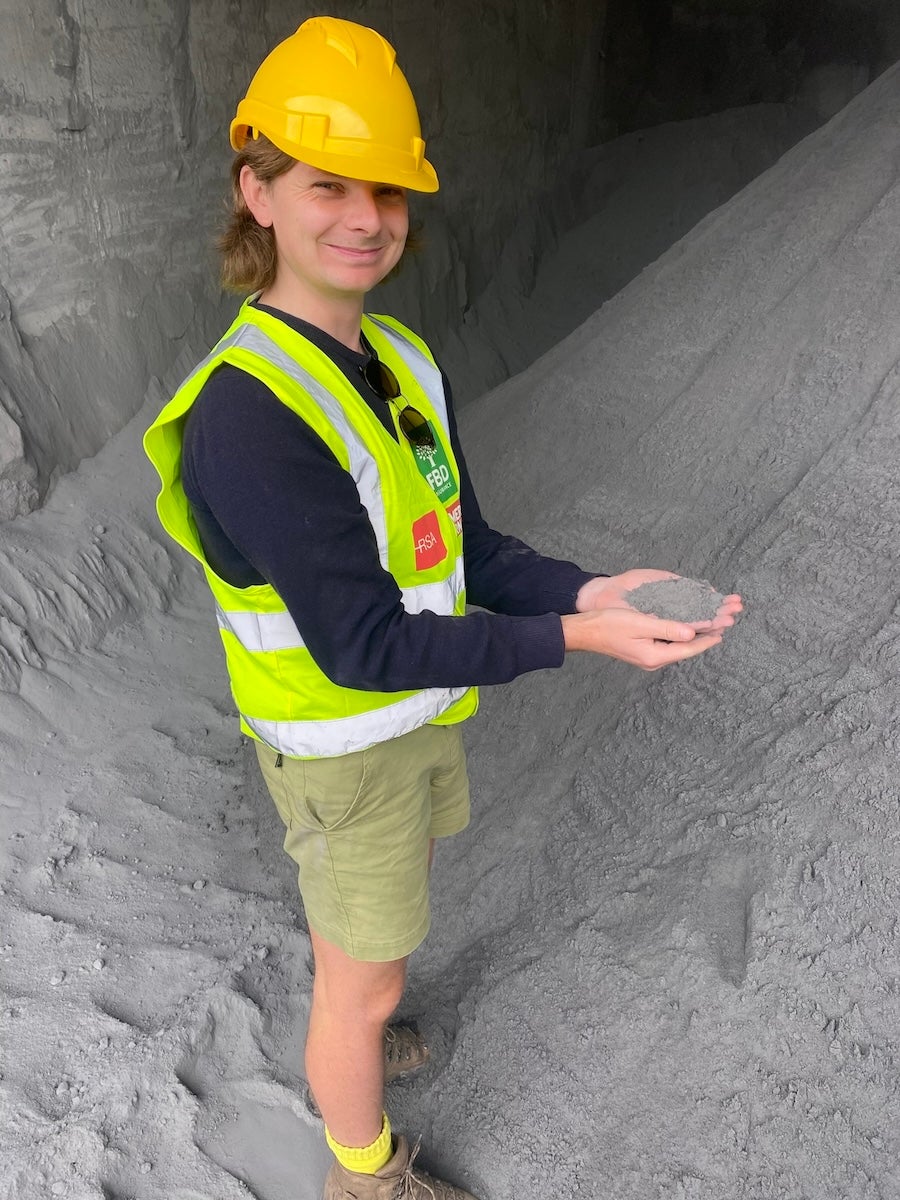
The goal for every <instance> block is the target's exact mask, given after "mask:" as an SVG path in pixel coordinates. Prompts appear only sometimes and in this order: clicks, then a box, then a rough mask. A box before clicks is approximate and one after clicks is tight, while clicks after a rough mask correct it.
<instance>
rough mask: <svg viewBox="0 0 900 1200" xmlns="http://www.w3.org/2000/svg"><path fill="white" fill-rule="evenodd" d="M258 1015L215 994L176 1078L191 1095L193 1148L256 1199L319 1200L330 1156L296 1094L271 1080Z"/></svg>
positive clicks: (241, 1000) (244, 1001) (225, 994)
mask: <svg viewBox="0 0 900 1200" xmlns="http://www.w3.org/2000/svg"><path fill="white" fill-rule="evenodd" d="M260 1033H261V1016H260V1011H259V1009H258V1008H257V1007H256V1006H255V1005H254V1004H253V1003H252V1001H250V1000H249V999H248V998H247V997H246V996H243V995H240V994H238V993H236V992H231V991H225V990H221V991H218V992H216V993H215V994H214V995H213V996H212V998H211V1000H210V1004H209V1009H208V1011H207V1014H206V1019H205V1022H204V1025H203V1028H202V1029H201V1030H200V1031H199V1032H198V1034H197V1036H196V1037H195V1038H194V1040H193V1043H192V1045H191V1047H190V1049H189V1050H188V1052H187V1054H186V1055H185V1057H184V1059H183V1060H182V1062H181V1064H180V1067H179V1070H178V1077H179V1079H180V1080H181V1082H182V1083H183V1084H184V1086H185V1087H187V1088H189V1089H190V1091H191V1092H193V1094H194V1095H195V1096H196V1097H197V1100H198V1102H199V1113H198V1117H197V1122H196V1125H195V1128H194V1142H195V1143H196V1145H197V1147H198V1148H199V1149H200V1150H202V1151H203V1153H204V1154H205V1155H206V1156H207V1157H208V1158H209V1159H211V1160H212V1161H213V1162H214V1163H216V1165H217V1166H219V1167H220V1168H221V1169H222V1170H224V1171H227V1172H228V1173H229V1174H230V1175H232V1176H233V1177H234V1178H235V1179H239V1180H240V1181H241V1182H242V1183H244V1184H245V1185H246V1186H247V1188H248V1189H249V1190H250V1192H251V1193H252V1195H253V1196H254V1197H257V1200H319V1197H320V1196H321V1194H322V1184H323V1182H324V1179H325V1175H326V1173H327V1171H328V1167H329V1165H330V1163H331V1155H330V1153H329V1151H328V1148H327V1146H326V1145H325V1139H324V1138H323V1137H322V1130H321V1124H320V1122H318V1121H317V1120H315V1119H314V1118H313V1117H312V1115H311V1114H310V1112H309V1109H308V1108H307V1105H306V1102H305V1099H304V1097H303V1096H302V1095H301V1094H300V1092H299V1091H295V1090H293V1089H290V1088H287V1087H285V1086H283V1085H282V1084H281V1083H278V1082H276V1081H275V1080H274V1079H272V1078H271V1064H270V1063H269V1062H268V1060H267V1059H266V1058H265V1056H264V1055H263V1053H262V1052H261V1050H260V1048H259V1036H260Z"/></svg>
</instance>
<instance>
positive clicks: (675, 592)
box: [625, 579, 725, 621]
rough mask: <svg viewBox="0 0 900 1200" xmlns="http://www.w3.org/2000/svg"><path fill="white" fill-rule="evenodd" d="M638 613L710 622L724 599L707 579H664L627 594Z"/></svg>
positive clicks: (671, 619) (670, 618) (642, 585)
mask: <svg viewBox="0 0 900 1200" xmlns="http://www.w3.org/2000/svg"><path fill="white" fill-rule="evenodd" d="M625 599H626V600H627V601H628V603H629V604H630V605H631V606H632V607H633V608H636V609H637V610H638V612H642V613H649V614H650V615H651V616H654V617H661V618H662V619H663V620H665V621H711V620H712V619H713V617H714V616H715V615H716V613H717V612H718V609H719V605H720V604H721V603H722V601H723V600H724V599H725V597H724V596H723V595H722V594H721V592H717V591H716V589H715V588H714V587H713V585H712V584H711V583H709V582H707V580H705V579H661V580H659V581H658V582H657V583H642V584H641V586H640V587H636V588H633V589H632V591H630V592H626V593H625Z"/></svg>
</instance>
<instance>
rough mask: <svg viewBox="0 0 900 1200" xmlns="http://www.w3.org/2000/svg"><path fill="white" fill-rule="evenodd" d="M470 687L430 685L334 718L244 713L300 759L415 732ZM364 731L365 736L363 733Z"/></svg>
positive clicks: (266, 737) (270, 740)
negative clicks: (263, 716)
mask: <svg viewBox="0 0 900 1200" xmlns="http://www.w3.org/2000/svg"><path fill="white" fill-rule="evenodd" d="M469 690H470V689H469V688H465V687H459V688H426V689H425V690H424V691H421V692H416V693H415V695H412V696H407V697H405V698H404V699H403V700H398V701H397V703H396V704H388V705H387V706H386V707H385V708H376V709H372V710H371V711H370V712H367V713H364V714H362V715H361V716H360V715H356V716H352V717H339V718H337V719H336V720H332V721H259V720H257V719H255V718H254V717H248V716H247V715H246V713H245V714H243V721H244V723H245V724H246V725H247V726H248V727H249V728H250V729H251V730H252V731H253V732H254V733H255V734H256V736H257V737H258V738H259V739H260V740H261V741H263V742H265V743H266V745H268V746H275V747H277V748H278V749H279V751H280V752H281V753H282V754H287V755H288V756H290V755H293V756H295V757H297V758H308V757H310V756H313V757H323V758H328V757H329V756H331V755H335V754H351V753H352V752H353V751H354V750H364V749H366V747H368V746H374V745H375V744H376V743H378V742H386V741H389V740H390V739H391V738H395V737H400V736H402V735H403V734H404V733H412V731H413V730H414V729H418V728H419V727H420V726H422V725H427V724H428V722H429V721H433V720H434V719H435V717H439V716H440V715H441V713H443V712H446V711H447V709H448V708H449V707H450V705H451V704H455V703H456V701H457V700H461V699H462V697H463V696H464V695H465V694H466V692H467V691H469ZM363 734H364V736H363Z"/></svg>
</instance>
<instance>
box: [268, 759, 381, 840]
mask: <svg viewBox="0 0 900 1200" xmlns="http://www.w3.org/2000/svg"><path fill="white" fill-rule="evenodd" d="M368 761H369V759H368V751H366V750H357V751H354V753H352V754H341V755H339V756H337V757H336V758H306V759H285V760H284V763H285V766H286V767H288V770H287V773H286V774H287V778H286V783H287V800H288V803H289V805H290V808H291V814H292V816H293V818H294V820H295V821H296V822H297V823H298V824H300V825H302V826H303V827H304V828H307V829H314V830H316V831H317V832H319V833H332V832H335V831H337V830H339V829H340V828H342V826H344V825H346V824H347V823H348V822H349V821H350V820H351V818H352V817H353V814H354V812H355V810H356V808H357V806H358V805H359V802H360V800H361V798H362V796H363V794H364V791H365V784H366V768H367V766H368ZM288 764H290V765H289V766H288Z"/></svg>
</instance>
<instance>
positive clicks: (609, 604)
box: [575, 569, 744, 633]
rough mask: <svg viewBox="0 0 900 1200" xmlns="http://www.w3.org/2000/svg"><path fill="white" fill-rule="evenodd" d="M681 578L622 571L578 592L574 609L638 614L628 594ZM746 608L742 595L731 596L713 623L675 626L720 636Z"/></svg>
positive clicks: (681, 623) (691, 622)
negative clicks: (612, 610)
mask: <svg viewBox="0 0 900 1200" xmlns="http://www.w3.org/2000/svg"><path fill="white" fill-rule="evenodd" d="M680 578H681V576H680V575H676V574H674V572H672V571H650V570H640V569H639V570H633V571H623V572H622V574H621V575H611V576H610V577H609V578H608V579H591V580H589V581H588V582H587V583H586V584H585V585H584V587H582V589H581V591H580V592H579V593H578V596H577V598H576V601H575V608H576V611H577V612H579V613H588V612H602V611H604V610H606V609H609V608H624V609H627V610H628V611H630V612H637V611H638V610H637V609H636V608H633V607H632V606H631V605H630V604H629V603H628V600H627V599H626V594H627V593H628V592H633V591H634V589H635V588H639V587H640V586H641V584H643V583H659V582H660V581H661V580H664V579H680ZM743 607H744V606H743V604H742V603H741V598H740V596H738V595H737V594H736V593H732V594H731V595H730V596H726V597H725V598H724V600H723V601H722V603H721V604H720V605H719V611H718V612H717V613H716V615H715V617H713V618H712V620H710V621H687V622H682V621H679V622H676V624H679V625H688V626H689V627H690V628H691V629H694V630H696V631H697V632H698V633H721V632H722V630H723V629H728V628H730V627H731V626H732V625H733V624H734V618H735V617H736V616H737V614H738V613H739V612H740V611H741V610H742V609H743Z"/></svg>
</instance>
